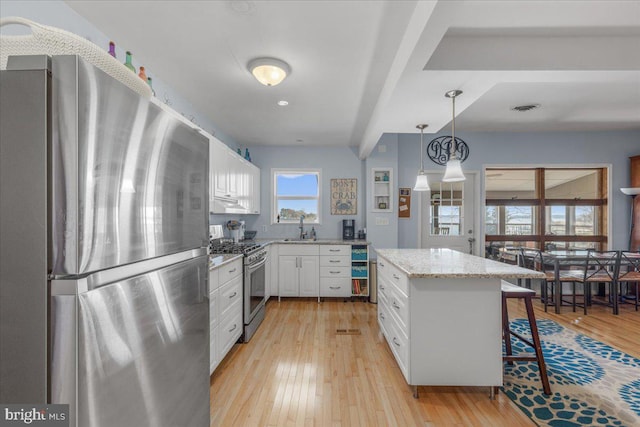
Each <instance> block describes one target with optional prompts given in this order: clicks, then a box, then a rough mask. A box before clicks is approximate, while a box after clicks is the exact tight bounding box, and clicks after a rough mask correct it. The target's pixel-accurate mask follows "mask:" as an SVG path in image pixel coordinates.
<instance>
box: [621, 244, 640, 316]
mask: <svg viewBox="0 0 640 427" xmlns="http://www.w3.org/2000/svg"><path fill="white" fill-rule="evenodd" d="M618 283H620V285H621V286H622V283H627V286H629V285H630V284H633V289H634V290H635V292H634V294H635V295H634V296H635V305H636V311H638V302H639V299H640V297H639V294H640V251H637V252H632V251H621V252H620V266H619V268H618Z"/></svg>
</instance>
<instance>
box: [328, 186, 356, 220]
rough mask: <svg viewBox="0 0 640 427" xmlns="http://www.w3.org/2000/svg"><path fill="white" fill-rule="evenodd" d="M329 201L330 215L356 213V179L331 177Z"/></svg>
mask: <svg viewBox="0 0 640 427" xmlns="http://www.w3.org/2000/svg"><path fill="white" fill-rule="evenodd" d="M330 203H331V215H356V214H357V213H358V180H357V179H356V178H333V179H332V180H331V201H330Z"/></svg>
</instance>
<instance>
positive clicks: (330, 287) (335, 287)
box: [329, 286, 342, 290]
mask: <svg viewBox="0 0 640 427" xmlns="http://www.w3.org/2000/svg"><path fill="white" fill-rule="evenodd" d="M341 287H342V286H329V289H334V290H335V289H340V288H341Z"/></svg>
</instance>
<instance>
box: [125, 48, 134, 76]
mask: <svg viewBox="0 0 640 427" xmlns="http://www.w3.org/2000/svg"><path fill="white" fill-rule="evenodd" d="M132 57H133V55H132V54H131V52H129V51H127V53H126V59H125V61H124V66H125V67H127V68H128V69H130V70H131V71H133V72H134V73H135V72H136V67H134V66H133V63H132V62H131V60H132Z"/></svg>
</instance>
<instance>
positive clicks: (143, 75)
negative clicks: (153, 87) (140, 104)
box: [138, 65, 147, 82]
mask: <svg viewBox="0 0 640 427" xmlns="http://www.w3.org/2000/svg"><path fill="white" fill-rule="evenodd" d="M138 77H140V78H141V79H142V80H144V81H145V82H146V81H147V73H145V71H144V67H143V66H142V65H141V66H140V72H139V73H138Z"/></svg>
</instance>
